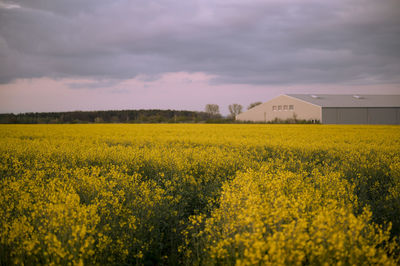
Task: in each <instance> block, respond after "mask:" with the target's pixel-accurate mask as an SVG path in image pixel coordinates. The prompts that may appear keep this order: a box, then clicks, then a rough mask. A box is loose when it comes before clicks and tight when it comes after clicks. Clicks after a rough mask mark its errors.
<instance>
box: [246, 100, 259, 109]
mask: <svg viewBox="0 0 400 266" xmlns="http://www.w3.org/2000/svg"><path fill="white" fill-rule="evenodd" d="M260 104H262V102H255V103H251V104H250V105H249V106H248V107H247V110H250V109H251V108H253V107H256V106H257V105H260Z"/></svg>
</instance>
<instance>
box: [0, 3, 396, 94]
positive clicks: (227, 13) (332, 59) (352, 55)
mask: <svg viewBox="0 0 400 266" xmlns="http://www.w3.org/2000/svg"><path fill="white" fill-rule="evenodd" d="M9 4H14V5H18V6H20V7H21V8H15V9H5V8H1V7H0V58H1V59H2V62H4V63H2V64H1V65H0V82H2V83H6V82H10V81H11V80H13V79H16V78H31V77H42V76H49V77H83V78H93V79H101V80H105V79H110V80H118V79H120V80H122V79H127V78H132V77H137V76H139V77H157V76H159V75H160V74H162V73H164V72H174V71H187V72H196V71H200V72H205V73H208V74H212V75H214V76H217V78H216V79H215V80H214V81H213V82H218V83H222V82H223V83H225V82H226V83H247V84H302V83H304V84H306V83H343V84H351V83H359V84H363V83H371V82H374V83H378V84H379V83H398V82H400V60H399V59H400V51H399V49H398V47H400V37H399V36H400V4H399V2H398V0H383V1H375V0H351V1H313V0H307V1H296V0H286V1H278V0H275V1H261V0H249V1H237V0H220V1H211V0H204V1H173V0H153V1H138V0H136V1H127V0H117V1H105V0H88V1H78V0H73V1H61V0H60V1H57V0H29V1H28V0H26V1H13V2H9ZM80 85H83V84H80ZM80 85H79V84H78V85H76V87H79V86H80ZM73 86H74V85H73ZM93 86H94V87H96V86H97V85H95V84H94V85H93Z"/></svg>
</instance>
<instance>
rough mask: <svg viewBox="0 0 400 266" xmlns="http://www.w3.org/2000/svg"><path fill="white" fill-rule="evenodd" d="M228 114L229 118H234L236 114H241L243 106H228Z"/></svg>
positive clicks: (235, 104)
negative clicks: (229, 114)
mask: <svg viewBox="0 0 400 266" xmlns="http://www.w3.org/2000/svg"><path fill="white" fill-rule="evenodd" d="M228 108H229V112H230V113H231V117H232V118H235V117H236V116H237V115H238V114H240V113H241V112H242V109H243V106H241V105H240V104H237V103H234V104H231V105H229V106H228Z"/></svg>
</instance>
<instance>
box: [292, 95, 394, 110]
mask: <svg viewBox="0 0 400 266" xmlns="http://www.w3.org/2000/svg"><path fill="white" fill-rule="evenodd" d="M286 95H287V96H290V97H293V98H297V99H299V100H303V101H306V102H309V103H312V104H315V105H318V106H321V107H400V95H364V94H363V95H360V94H357V95H351V94H349V95H343V94H286Z"/></svg>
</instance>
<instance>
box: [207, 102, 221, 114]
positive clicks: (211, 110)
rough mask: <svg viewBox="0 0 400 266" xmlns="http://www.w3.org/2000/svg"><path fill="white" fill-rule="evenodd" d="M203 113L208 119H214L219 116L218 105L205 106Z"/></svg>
mask: <svg viewBox="0 0 400 266" xmlns="http://www.w3.org/2000/svg"><path fill="white" fill-rule="evenodd" d="M205 111H206V113H207V114H208V115H209V116H210V117H216V116H219V115H220V113H219V106H218V104H207V105H206V109H205Z"/></svg>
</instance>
